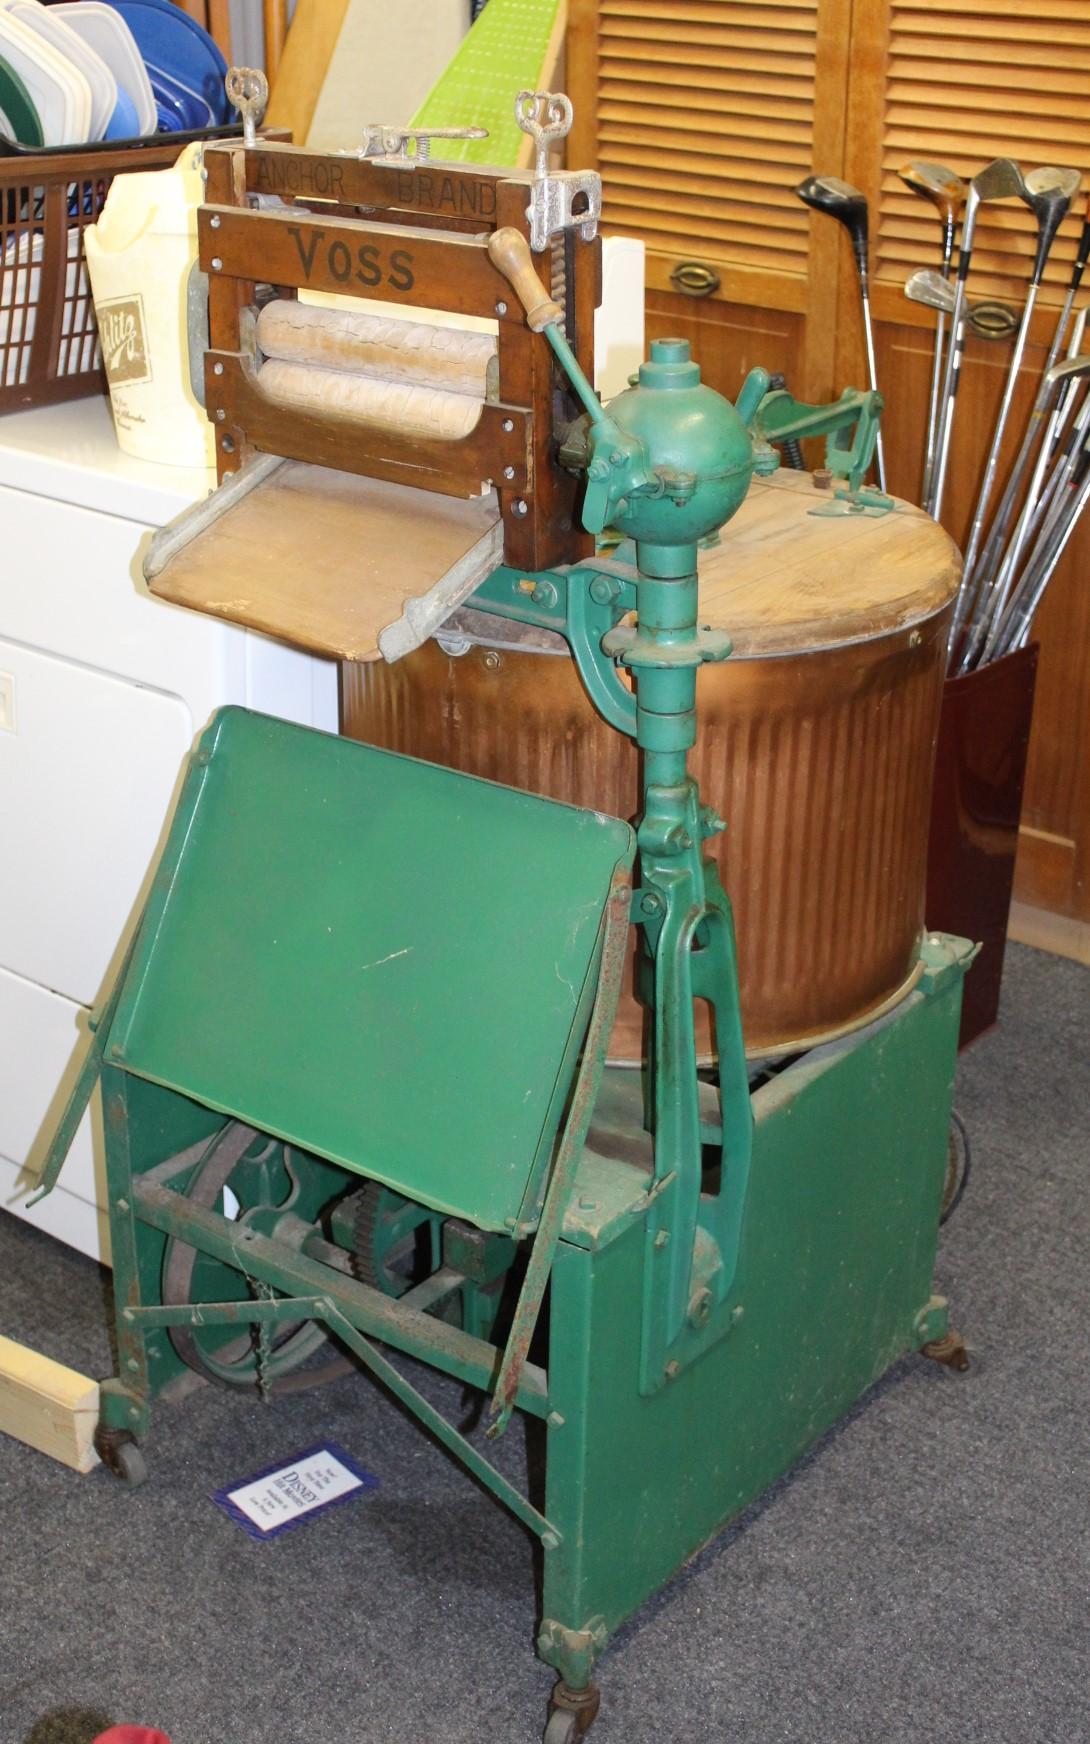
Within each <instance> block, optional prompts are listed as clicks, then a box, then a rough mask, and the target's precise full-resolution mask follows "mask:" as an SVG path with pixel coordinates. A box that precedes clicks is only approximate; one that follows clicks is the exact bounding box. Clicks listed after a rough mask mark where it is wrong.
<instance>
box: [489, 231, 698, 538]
mask: <svg viewBox="0 0 1090 1744" xmlns="http://www.w3.org/2000/svg"><path fill="white" fill-rule="evenodd" d="M488 254H489V258H490V260H491V261H492V264H493V266H495V267H497V268H498V269H499V271H500V272H501V273H502V274H503V276H504V278H505V279H506V280H507V282H508V284H509V285H510V286H511V289H512V290H513V291H514V293H515V295H516V297H517V298H518V300H519V302H520V303H521V304H522V306H523V308H524V309H525V311H526V324H527V326H528V327H530V328H531V329H532V330H533V332H535V333H544V335H545V337H546V339H547V340H548V341H549V344H550V345H551V346H552V348H553V351H554V352H555V353H556V356H557V358H558V359H559V361H560V364H561V366H562V368H563V370H564V372H565V374H566V375H567V377H568V380H569V381H570V382H571V385H572V387H573V388H574V389H575V392H576V394H577V395H578V397H579V399H580V400H581V401H582V403H583V406H584V407H585V409H586V413H587V416H588V418H589V419H590V422H591V450H592V452H591V458H590V461H589V463H588V465H587V490H586V498H585V500H584V504H583V525H584V527H585V528H586V530H587V532H588V533H600V532H602V530H603V528H604V527H606V526H607V524H608V521H609V516H610V511H611V507H612V505H613V504H614V503H615V502H616V501H617V499H618V497H619V496H620V495H622V494H623V495H629V496H631V495H633V494H634V493H635V492H637V491H639V492H643V493H651V492H654V493H655V494H656V495H661V494H663V493H664V488H665V487H664V485H663V482H662V481H661V480H656V478H655V477H654V475H653V474H651V473H650V472H648V470H647V466H646V457H645V455H644V452H643V447H642V444H641V443H639V442H637V441H636V440H635V439H634V438H633V437H632V436H629V435H627V434H626V433H625V432H624V431H623V430H621V429H620V427H619V426H618V425H617V424H616V423H615V422H614V421H613V419H612V418H611V417H610V416H609V414H608V413H607V412H606V410H605V408H604V407H603V405H602V402H601V400H600V399H599V398H598V395H597V394H596V393H595V391H594V389H593V388H592V387H591V385H590V383H589V381H588V380H587V378H586V376H585V375H584V373H583V371H582V369H581V368H580V365H579V360H578V358H577V357H576V355H575V353H574V351H573V350H572V348H571V346H570V345H569V344H568V341H567V338H566V337H565V334H564V330H563V326H562V323H563V320H564V311H563V309H562V308H561V307H560V304H559V303H555V302H554V301H553V299H552V297H550V296H549V295H548V293H547V292H546V291H545V289H544V287H543V285H542V283H541V280H540V279H539V278H538V276H537V273H536V272H535V270H534V263H533V261H532V260H531V258H530V250H529V248H528V247H527V244H526V238H525V237H524V236H523V235H522V233H521V232H520V231H518V230H515V229H513V228H511V227H510V226H505V227H504V228H503V229H502V230H495V231H493V233H492V235H491V237H490V238H489V242H488ZM607 450H608V455H607Z"/></svg>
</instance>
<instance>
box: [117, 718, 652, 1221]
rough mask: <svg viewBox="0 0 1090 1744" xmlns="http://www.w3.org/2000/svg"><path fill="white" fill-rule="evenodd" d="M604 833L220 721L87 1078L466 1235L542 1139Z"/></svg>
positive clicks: (626, 842) (593, 821)
mask: <svg viewBox="0 0 1090 1744" xmlns="http://www.w3.org/2000/svg"><path fill="white" fill-rule="evenodd" d="M633 846H634V838H633V835H632V831H631V830H630V829H629V827H628V825H627V824H624V823H622V822H620V821H619V820H618V819H615V818H609V817H605V816H602V815H601V814H598V813H595V812H589V811H582V810H578V809H576V808H575V807H572V806H564V805H558V804H556V803H555V802H553V801H550V800H543V799H537V798H535V797H533V796H531V795H528V794H523V793H516V792H514V791H513V790H512V789H510V788H504V787H500V786H497V785H495V784H494V783H492V782H487V781H478V780H475V779H473V778H472V777H469V776H465V775H459V774H456V773H454V772H453V771H451V770H447V769H439V768H436V767H434V766H433V765H431V764H427V763H420V762H417V761H416V760H414V759H412V758H408V757H399V756H395V755H394V754H393V753H390V752H386V751H377V750H374V749H372V748H371V747H370V746H366V745H358V744H355V743H353V742H352V741H349V740H345V739H337V738H333V737H331V736H330V735H328V734H323V733H316V732H313V731H311V730H309V729H307V728H304V727H296V726H292V725H289V724H288V723H285V722H282V721H274V720H271V719H269V718H267V717H266V716H263V715H256V714H251V713H248V712H246V711H244V710H240V709H226V710H224V711H223V712H222V713H221V714H220V715H218V716H217V718H216V720H215V722H214V723H213V725H212V727H211V728H210V729H209V731H208V733H207V734H206V735H205V737H204V739H203V740H202V743H201V748H200V750H199V752H198V753H197V756H196V758H195V759H194V766H193V768H192V770H191V772H190V776H189V778H188V780H187V783H186V786H185V789H184V792H183V795H182V798H181V801H180V803H179V806H178V810H177V813H176V815H175V818H174V822H173V825H172V828H171V832H170V837H169V840H168V843H167V847H166V850H165V853H164V856H163V860H162V863H161V865H160V868H159V872H158V874H157V876H156V879H155V883H154V885H153V888H152V894H151V897H150V899H149V903H148V909H147V913H146V917H145V922H144V926H143V930H142V934H141V940H140V945H139V949H138V952H137V955H136V957H135V959H134V961H133V964H132V967H131V969H130V971H129V974H128V976H127V979H126V983H125V989H124V993H123V996H122V1000H121V1004H120V1008H119V1010H118V1015H117V1018H116V1020H115V1023H114V1025H113V1028H112V1030H111V1032H110V1041H109V1048H108V1053H109V1057H110V1058H111V1059H112V1060H113V1061H114V1062H115V1063H118V1062H120V1063H122V1064H124V1066H125V1067H126V1068H127V1069H128V1070H129V1071H132V1072H136V1073H139V1074H140V1075H141V1076H143V1077H146V1078H150V1079H152V1080H154V1081H155V1082H156V1083H159V1084H164V1085H167V1086H169V1087H170V1088H172V1089H175V1090H179V1091H181V1092H182V1093H183V1094H184V1095H186V1096H189V1097H192V1098H194V1099H196V1100H197V1101H200V1102H204V1103H207V1104H208V1105H209V1106H211V1107H213V1108H216V1109H220V1110H223V1111H224V1112H226V1113H230V1114H233V1115H236V1116H238V1117H239V1118H241V1119H243V1120H246V1121H248V1122H250V1123H251V1124H252V1125H255V1126H258V1127H261V1128H263V1129H264V1130H266V1131H268V1132H272V1133H275V1134H277V1135H278V1136H280V1137H283V1138H287V1139H289V1140H291V1141H292V1142H293V1143H298V1144H301V1145H303V1146H305V1148H306V1149H307V1150H310V1151H313V1152H316V1153H317V1154H318V1155H320V1156H325V1157H328V1158H330V1159H331V1160H332V1161H335V1162H339V1163H343V1164H345V1165H346V1166H347V1167H348V1168H350V1169H354V1170H357V1171H359V1172H362V1173H365V1174H368V1175H371V1176H373V1177H375V1178H376V1179H378V1180H381V1181H385V1182H386V1183H387V1184H388V1185H390V1186H393V1187H395V1188H396V1189H398V1190H399V1191H401V1192H403V1193H406V1194H408V1195H409V1196H410V1197H411V1198H414V1199H418V1200H421V1201H422V1202H424V1203H425V1204H428V1205H431V1206H434V1207H435V1208H436V1209H437V1210H440V1211H444V1212H449V1213H453V1214H455V1215H457V1216H460V1217H465V1218H468V1219H469V1220H470V1221H472V1222H474V1223H476V1224H478V1225H480V1226H481V1227H482V1228H486V1229H501V1228H503V1227H504V1225H505V1223H506V1222H507V1220H508V1219H511V1218H514V1217H517V1216H518V1214H519V1210H520V1206H521V1205H522V1202H523V1198H524V1195H525V1193H526V1191H527V1188H528V1186H529V1185H530V1182H531V1178H532V1176H533V1174H534V1172H535V1170H536V1169H537V1168H539V1167H540V1165H541V1162H542V1160H543V1158H544V1156H545V1155H546V1154H547V1149H548V1147H549V1145H550V1144H551V1142H552V1139H553V1128H554V1127H555V1123H556V1119H557V1116H558V1113H559V1109H560V1106H561V1105H562V1101H563V1097H562V1094H558V1085H559V1090H560V1091H561V1092H562V1089H563V1085H562V1083H559V1081H560V1080H561V1079H562V1077H563V1075H564V1074H565V1073H569V1072H570V1070H571V1067H572V1064H573V1061H574V1056H575V1053H576V1051H577V1049H576V1048H575V1047H574V1046H573V1037H575V1039H576V1041H577V1040H578V1034H579V1031H580V1027H581V1025H583V1024H585V1022H586V1016H587V1011H588V1009H589V999H590V995H591V994H592V992H593V987H594V982H595V974H596V967H597V958H598V952H599V948H600V937H599V923H600V920H601V917H602V912H603V909H604V906H605V902H606V899H607V896H608V891H609V883H610V878H611V876H612V874H613V872H614V870H615V868H616V866H617V864H618V863H619V862H628V863H630V862H631V858H632V853H633Z"/></svg>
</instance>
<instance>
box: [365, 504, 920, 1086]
mask: <svg viewBox="0 0 1090 1744" xmlns="http://www.w3.org/2000/svg"><path fill="white" fill-rule="evenodd" d="M826 525H828V523H826ZM935 532H936V533H938V529H935ZM939 539H940V540H944V536H943V535H941V534H939ZM943 550H945V545H944V546H943ZM702 578H703V570H702ZM931 591H932V601H931V603H932V605H933V594H934V591H935V590H934V589H932V590H931ZM938 591H939V593H940V596H941V597H942V598H943V602H944V603H943V604H942V605H941V606H940V607H939V608H938V609H932V610H930V611H928V610H926V609H925V610H923V611H922V612H921V613H915V612H912V611H908V612H907V613H906V612H905V611H903V610H902V611H901V614H900V615H901V616H902V618H904V617H907V618H908V619H909V620H910V621H909V622H907V623H902V624H901V625H900V627H899V628H897V629H894V630H886V631H884V632H883V633H878V634H874V633H870V634H867V633H865V627H864V633H863V634H859V631H860V628H861V626H860V625H856V626H854V627H855V630H856V636H855V639H852V640H847V641H840V642H839V643H835V644H834V645H832V646H827V647H818V648H814V647H808V648H807V650H806V651H795V652H791V651H787V652H776V653H763V654H757V655H753V654H749V655H747V654H746V653H744V652H740V653H735V654H734V655H732V657H731V658H730V659H729V660H727V661H726V662H724V663H723V664H722V665H720V666H714V667H704V668H702V669H701V672H700V676H699V679H698V686H697V698H698V715H699V728H698V737H697V747H696V751H695V753H694V756H693V759H692V767H693V771H694V773H695V775H696V777H697V779H698V781H699V784H700V790H701V796H702V798H703V799H704V801H705V802H706V803H709V804H711V805H713V806H715V807H716V809H717V810H718V811H720V812H721V813H722V815H723V816H724V817H725V818H726V819H727V821H728V828H727V830H726V832H725V833H724V834H722V835H720V836H719V837H716V838H714V839H713V840H712V842H711V843H709V851H715V852H716V853H717V855H718V859H719V866H720V871H721V874H722V878H723V883H724V886H725V888H726V890H727V892H728V894H729V896H730V899H731V902H732V904H733V906H734V914H735V921H736V927H737V935H738V952H739V969H740V978H741V999H742V1016H743V1021H744V1026H745V1036H746V1045H747V1048H748V1050H749V1052H750V1053H751V1054H752V1055H768V1054H774V1053H781V1052H784V1051H788V1050H793V1049H795V1048H797V1047H800V1046H803V1045H806V1044H810V1043H812V1042H813V1041H814V1040H815V1039H817V1038H819V1037H825V1036H831V1035H835V1034H839V1033H842V1032H843V1031H845V1030H848V1029H851V1028H853V1027H854V1026H856V1025H858V1024H860V1023H862V1022H865V1021H866V1020H867V1019H868V1018H869V1017H871V1016H873V1015H874V1014H875V1013H876V1012H877V1011H879V1010H880V1009H881V1008H882V1007H883V1006H885V1005H886V1004H888V1003H890V1002H891V1001H893V1000H894V999H895V998H896V997H897V996H898V995H899V994H900V992H902V991H903V990H904V989H905V988H906V986H908V985H910V984H911V982H912V980H913V978H914V976H915V974H916V963H917V952H918V943H919V937H920V933H921V931H922V928H923V922H924V914H923V906H924V884H925V873H926V862H927V835H928V820H929V813H930V793H931V778H932V765H933V761H934V748H935V737H936V730H937V722H938V713H939V706H940V702H941V696H942V684H943V667H944V653H945V643H946V632H947V625H948V619H949V610H950V607H949V603H948V595H949V589H948V588H946V587H940V588H939V590H938ZM702 594H703V585H702ZM925 603H926V602H925ZM719 615H720V617H722V613H720V614H719ZM873 615H874V614H873V611H872V612H871V613H870V617H869V618H868V624H869V626H870V629H871V631H872V632H873V622H872V620H873ZM462 623H463V625H465V624H468V625H469V627H470V628H471V629H472V631H473V632H474V633H475V634H476V633H479V632H481V631H482V630H483V632H484V634H486V635H490V636H491V637H492V638H493V639H494V640H495V641H497V642H500V643H503V642H504V641H505V639H509V645H506V646H492V647H483V646H480V645H470V646H469V647H468V648H467V650H466V651H465V652H464V653H453V652H447V651H445V649H444V648H443V647H442V646H440V645H439V644H438V643H437V642H429V643H428V644H426V645H425V646H424V647H423V648H421V649H419V650H418V651H417V652H416V653H415V654H412V655H410V656H409V657H408V658H407V659H405V660H402V661H399V662H398V663H397V664H396V665H394V666H387V665H385V664H384V663H382V662H376V663H374V664H371V665H366V666H364V665H360V666H346V667H345V669H344V686H343V698H344V731H345V732H346V733H348V734H350V735H351V736H352V737H354V738H358V739H364V740H366V741H368V742H369V743H371V744H374V745H382V746H385V747H387V748H389V749H391V750H397V751H404V752H408V753H409V754H410V755H412V756H415V757H423V758H426V759H428V760H429V761H432V762H436V763H442V764H446V765H448V766H450V767H451V768H456V769H462V770H465V771H466V772H468V773H470V774H474V775H482V776H486V777H488V778H489V779H491V780H494V781H502V782H506V783H508V784H509V785H511V786H514V787H521V788H525V789H528V790H530V791H532V792H535V793H542V794H547V795H550V796H551V797H553V798H555V799H563V800H568V801H570V802H572V803H574V804H577V805H585V806H591V807H596V808H597V809H599V810H602V811H607V812H611V813H613V814H614V815H616V816H620V817H629V818H631V817H633V816H634V814H635V812H636V809H637V805H638V798H639V779H638V776H639V765H638V755H637V752H636V750H635V748H634V746H633V745H632V743H631V741H630V740H628V739H626V738H624V737H622V735H620V734H619V733H617V732H615V731H613V730H612V729H611V728H610V727H608V726H606V724H605V723H604V722H603V721H602V720H601V719H600V717H599V716H598V715H597V714H596V713H595V711H594V709H593V708H592V706H591V704H590V702H589V701H588V699H587V697H586V695H585V693H584V691H583V688H582V685H581V684H580V682H579V678H578V675H577V673H576V670H575V666H574V663H573V662H572V660H571V658H570V656H569V655H568V654H567V650H566V648H565V646H564V644H563V643H561V642H560V641H559V638H549V637H545V636H542V635H541V633H540V632H535V633H532V635H531V640H532V641H536V642H537V643H538V644H539V645H538V646H537V647H533V646H530V647H528V646H526V644H525V642H522V643H521V644H520V643H519V641H518V636H519V632H518V631H517V630H516V629H515V627H514V626H512V625H507V624H505V623H502V622H500V621H499V620H495V619H493V620H486V619H484V618H483V617H482V616H481V614H477V613H474V614H472V618H468V619H463V620H462ZM456 627H457V626H455V628H456ZM449 628H450V627H448V635H447V636H446V637H445V638H444V640H445V641H446V642H447V645H448V647H450V646H453V645H457V644H456V643H455V642H452V640H451V637H450V634H449ZM851 628H852V626H845V625H843V624H842V623H840V622H839V621H838V624H837V631H838V633H839V634H840V635H844V634H845V631H846V630H847V631H849V632H850V630H851ZM777 633H779V632H777ZM759 639H760V638H758V640H759ZM809 639H810V638H809V634H808V640H809ZM546 650H547V651H546ZM526 881H527V894H528V900H530V902H531V907H532V888H533V867H532V866H528V867H527V869H526ZM436 900H437V901H442V868H441V867H436ZM512 973H517V967H516V966H514V965H513V966H512ZM643 1022H644V1013H643V1011H642V1009H641V1007H640V1006H639V1005H638V1004H637V1003H636V1000H635V998H634V996H633V995H632V993H631V976H630V977H629V980H628V985H627V989H626V992H625V993H624V994H623V996H622V1003H621V1009H620V1012H619V1015H618V1020H617V1026H616V1029H615V1031H614V1035H613V1042H612V1046H611V1050H610V1051H611V1054H612V1055H613V1057H614V1058H619V1059H629V1060H637V1059H639V1058H640V1056H641V1053H642V1051H643V1049H642V1037H643ZM700 1042H701V1047H702V1051H703V1052H705V1053H708V1052H709V1051H710V1042H711V1038H710V1037H709V1035H708V1033H707V1029H706V1028H705V1029H704V1031H703V1034H702V1036H701V1037H700Z"/></svg>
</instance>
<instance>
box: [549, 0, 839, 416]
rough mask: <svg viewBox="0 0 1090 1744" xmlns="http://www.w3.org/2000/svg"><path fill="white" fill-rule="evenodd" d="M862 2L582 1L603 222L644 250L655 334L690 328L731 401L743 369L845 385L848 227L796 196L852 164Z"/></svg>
mask: <svg viewBox="0 0 1090 1744" xmlns="http://www.w3.org/2000/svg"><path fill="white" fill-rule="evenodd" d="M849 14H850V0H570V3H569V28H568V46H567V84H568V89H569V91H570V93H571V96H572V99H573V102H574V104H575V111H576V120H575V127H574V129H573V135H572V140H571V142H570V146H569V162H570V163H572V164H573V165H575V164H579V165H587V164H590V165H593V166H594V167H596V168H597V169H599V170H600V172H601V175H602V181H603V228H604V230H605V231H606V233H607V234H610V233H613V234H621V235H629V236H636V237H639V238H640V239H641V240H642V241H643V242H644V243H645V244H646V247H647V251H648V253H647V283H648V304H647V312H648V333H649V336H650V337H655V336H658V335H662V334H664V333H667V332H679V333H680V334H681V335H682V336H683V337H688V338H690V339H691V340H692V342H693V346H694V351H695V353H696V355H697V356H698V357H699V359H700V362H701V365H702V368H703V371H704V377H705V380H707V381H709V382H710V383H711V384H712V385H713V386H715V387H717V388H719V389H720V390H721V391H722V392H724V393H726V394H728V395H729V396H730V397H731V398H733V397H734V395H735V394H736V393H737V391H738V388H739V386H740V385H741V381H742V378H743V377H744V374H745V372H746V370H747V369H749V368H751V367H752V366H753V365H754V364H756V363H760V364H763V365H764V366H765V367H767V368H769V369H772V370H777V369H779V370H782V371H783V372H784V374H785V375H786V376H787V377H788V380H789V384H790V386H791V387H792V388H793V389H794V391H795V392H797V393H799V394H801V395H804V396H808V397H821V396H823V395H825V394H827V393H828V392H829V391H830V390H831V388H832V374H833V350H834V339H835V334H834V319H835V310H836V292H837V276H838V273H839V271H840V268H841V262H840V255H839V250H838V247H837V242H838V238H837V237H836V236H835V235H830V234H828V230H829V227H828V226H823V227H819V226H815V225H813V224H812V222H811V221H810V219H809V217H808V215H807V213H806V210H805V208H804V207H802V206H801V205H800V204H799V202H798V200H797V199H796V198H795V196H794V194H793V193H792V191H791V190H792V188H793V187H794V185H795V184H796V183H797V182H798V181H799V180H800V179H801V178H802V177H803V176H804V175H806V174H808V173H809V171H810V170H811V168H812V167H813V166H814V163H815V162H816V161H817V160H818V159H821V160H822V162H823V163H824V164H825V165H826V167H828V165H829V164H830V163H833V164H834V165H835V164H836V163H839V159H840V155H841V152H842V149H843V132H844V117H845V105H844V81H845V77H846V65H847V23H848V18H849Z"/></svg>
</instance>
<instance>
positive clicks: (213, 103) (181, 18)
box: [107, 0, 233, 126]
mask: <svg viewBox="0 0 1090 1744" xmlns="http://www.w3.org/2000/svg"><path fill="white" fill-rule="evenodd" d="M107 4H108V5H110V6H112V7H113V9H114V11H115V12H118V13H120V15H121V17H122V18H123V19H124V20H125V23H126V24H127V25H128V27H129V29H130V30H131V31H132V34H133V36H134V37H135V38H136V43H137V47H138V48H139V50H140V53H141V54H142V55H143V57H144V60H145V62H146V63H147V64H148V69H149V74H150V71H151V68H152V67H153V66H154V67H157V68H159V69H160V71H161V72H163V73H164V74H166V76H167V77H169V78H171V79H173V80H174V81H175V84H176V85H182V86H184V87H185V88H186V89H187V90H188V91H190V92H191V93H193V94H196V95H199V96H200V97H202V98H203V99H204V101H205V102H206V103H207V105H208V107H209V109H210V110H211V112H212V117H213V122H214V124H219V123H222V122H226V121H230V120H231V119H233V111H232V109H231V106H230V104H229V103H228V101H227V93H226V91H225V90H224V88H223V81H224V79H225V77H226V76H227V62H226V61H225V60H224V58H223V56H222V55H221V53H220V51H219V49H218V48H217V47H216V44H215V42H214V41H213V40H212V38H211V37H210V36H209V34H208V32H207V31H206V30H202V29H201V26H200V25H199V24H198V23H196V21H195V20H194V19H192V18H190V17H189V15H188V13H185V12H183V11H182V10H181V8H180V7H178V6H175V5H174V3H173V0H107ZM153 83H154V76H153ZM157 95H158V93H157ZM193 125H194V126H201V125H203V122H194V123H193Z"/></svg>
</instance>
